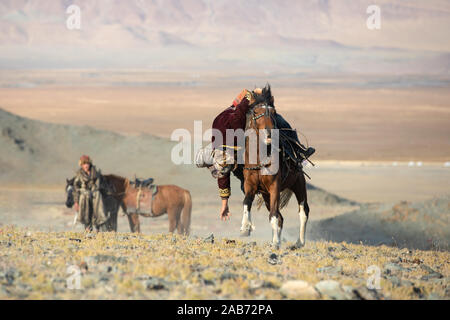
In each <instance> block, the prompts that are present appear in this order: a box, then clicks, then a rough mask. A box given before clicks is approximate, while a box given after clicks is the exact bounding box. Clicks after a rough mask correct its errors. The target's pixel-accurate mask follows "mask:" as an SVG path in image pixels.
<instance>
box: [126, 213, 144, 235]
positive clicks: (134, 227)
mask: <svg viewBox="0 0 450 320" xmlns="http://www.w3.org/2000/svg"><path fill="white" fill-rule="evenodd" d="M127 217H128V222H129V223H130V230H131V232H137V233H141V222H140V221H139V215H138V214H137V213H128V214H127Z"/></svg>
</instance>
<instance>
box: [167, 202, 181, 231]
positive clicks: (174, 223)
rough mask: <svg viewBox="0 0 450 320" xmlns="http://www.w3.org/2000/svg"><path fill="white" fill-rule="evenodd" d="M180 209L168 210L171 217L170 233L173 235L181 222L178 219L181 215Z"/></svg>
mask: <svg viewBox="0 0 450 320" xmlns="http://www.w3.org/2000/svg"><path fill="white" fill-rule="evenodd" d="M179 211H181V210H179V209H178V207H174V208H168V209H167V215H168V216H169V232H170V233H173V232H174V231H175V229H176V228H177V224H178V222H179V218H178V217H177V216H178V215H179Z"/></svg>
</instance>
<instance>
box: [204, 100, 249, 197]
mask: <svg viewBox="0 0 450 320" xmlns="http://www.w3.org/2000/svg"><path fill="white" fill-rule="evenodd" d="M249 109H250V102H249V101H248V99H247V98H243V99H242V100H241V102H240V103H239V104H237V105H236V106H234V105H232V106H231V107H229V108H227V109H225V110H224V111H223V112H222V113H220V114H219V115H218V116H217V117H216V118H215V119H214V121H213V125H212V127H213V129H217V130H219V131H220V132H221V133H222V138H223V141H215V139H214V138H215V137H214V136H213V137H212V145H213V148H214V149H216V148H217V149H222V148H223V145H225V144H226V137H227V136H226V130H227V129H234V130H236V129H242V130H245V122H246V114H247V112H248V110H249ZM236 144H237V138H236V137H235V139H234V144H233V146H236ZM217 183H218V186H219V195H220V196H221V197H222V198H228V197H229V196H230V194H231V189H230V175H229V174H228V175H226V176H224V177H222V178H219V179H217Z"/></svg>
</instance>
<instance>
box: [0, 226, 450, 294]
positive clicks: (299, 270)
mask: <svg viewBox="0 0 450 320" xmlns="http://www.w3.org/2000/svg"><path fill="white" fill-rule="evenodd" d="M290 245H292V243H286V244H284V245H283V248H282V249H280V250H277V251H272V250H271V248H270V247H268V246H266V245H258V244H256V243H252V242H249V243H245V242H242V241H240V240H235V239H230V238H228V239H226V238H223V239H215V240H214V242H213V241H212V239H211V238H209V239H208V240H205V239H201V238H197V239H196V238H189V239H184V238H181V237H177V236H171V235H168V234H153V235H130V234H123V233H103V234H83V233H76V232H65V233H54V232H33V231H29V230H26V229H19V228H11V227H2V228H1V229H0V246H1V248H2V250H1V251H0V299H11V298H13V299H17V298H18V299H129V298H133V299H283V298H290V299H299V298H301V299H449V298H450V292H449V289H448V279H449V275H450V270H449V265H448V261H449V259H450V256H449V253H448V252H431V251H420V250H414V251H410V250H408V249H404V250H399V249H397V248H391V247H386V246H377V247H371V246H363V245H354V244H348V243H345V242H342V243H333V242H325V241H322V242H316V243H310V244H309V245H308V246H306V247H305V248H303V249H296V250H293V249H290ZM373 274H378V275H379V282H378V283H379V286H378V285H377V282H370V283H372V284H374V285H375V286H377V287H378V289H372V290H370V289H368V288H367V283H368V280H369V278H370V276H372V275H373ZM78 275H79V286H78V285H77V282H76V281H77V280H76V279H77V276H78ZM290 281H295V282H290ZM299 281H302V282H299ZM369 281H370V280H369Z"/></svg>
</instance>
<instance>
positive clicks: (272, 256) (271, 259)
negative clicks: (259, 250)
mask: <svg viewBox="0 0 450 320" xmlns="http://www.w3.org/2000/svg"><path fill="white" fill-rule="evenodd" d="M267 262H268V263H270V264H271V265H276V264H281V261H280V260H279V259H278V256H277V254H276V253H271V254H270V256H269V258H268V259H267Z"/></svg>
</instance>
